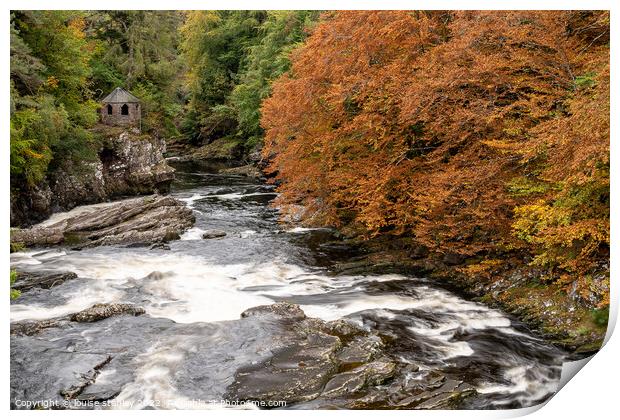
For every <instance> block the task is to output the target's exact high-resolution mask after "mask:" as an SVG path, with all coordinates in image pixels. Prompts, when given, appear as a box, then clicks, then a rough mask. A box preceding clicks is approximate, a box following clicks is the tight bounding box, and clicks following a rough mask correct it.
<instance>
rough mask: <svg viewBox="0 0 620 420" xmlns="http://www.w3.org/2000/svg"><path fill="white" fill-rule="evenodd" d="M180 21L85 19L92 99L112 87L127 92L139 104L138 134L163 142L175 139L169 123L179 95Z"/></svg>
mask: <svg viewBox="0 0 620 420" xmlns="http://www.w3.org/2000/svg"><path fill="white" fill-rule="evenodd" d="M181 21H182V15H181V14H180V13H179V12H174V11H144V10H119V11H98V12H92V13H90V14H89V15H88V17H87V33H88V35H89V36H90V37H91V38H92V39H93V40H94V42H93V44H94V45H93V49H94V53H93V57H92V60H91V63H90V65H91V67H92V82H93V90H94V91H95V92H96V94H97V97H102V96H104V95H107V94H108V93H109V92H110V91H111V90H112V89H114V88H115V87H117V86H120V87H123V88H125V89H128V90H130V91H131V92H132V93H133V94H135V95H136V96H137V97H139V98H140V100H141V101H142V109H143V113H144V118H143V120H142V129H143V130H145V131H151V130H154V131H157V132H160V133H161V134H163V135H166V136H174V135H176V134H177V130H176V127H175V118H176V116H177V115H179V114H180V112H181V111H182V102H183V100H184V95H185V94H184V92H183V90H182V84H181V78H180V77H179V75H180V74H181V73H182V72H183V63H182V61H181V60H180V58H179V53H178V46H179V26H180V24H181Z"/></svg>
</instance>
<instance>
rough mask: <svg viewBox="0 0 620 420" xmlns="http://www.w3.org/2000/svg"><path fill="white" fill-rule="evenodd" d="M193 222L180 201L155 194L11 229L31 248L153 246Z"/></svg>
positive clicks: (16, 239) (174, 236)
mask: <svg viewBox="0 0 620 420" xmlns="http://www.w3.org/2000/svg"><path fill="white" fill-rule="evenodd" d="M194 221H195V218H194V215H193V213H192V210H191V209H189V208H187V207H186V206H185V205H184V203H182V202H181V201H179V200H176V199H174V198H172V197H165V196H158V195H152V196H145V197H138V198H132V199H127V200H120V201H114V202H110V203H101V204H95V205H91V206H83V207H78V208H76V209H74V210H72V211H69V212H66V213H59V214H56V215H54V216H53V217H52V218H50V219H49V220H47V221H45V222H43V223H40V224H38V225H35V226H33V227H31V228H28V229H14V230H12V231H11V242H16V243H20V244H23V245H25V246H28V247H30V246H48V245H69V246H73V247H78V248H84V247H90V246H98V245H116V244H125V245H150V244H153V243H160V242H166V241H169V240H172V239H178V238H179V235H180V234H181V233H182V232H183V231H184V230H185V229H187V228H189V227H190V226H192V225H193V223H194Z"/></svg>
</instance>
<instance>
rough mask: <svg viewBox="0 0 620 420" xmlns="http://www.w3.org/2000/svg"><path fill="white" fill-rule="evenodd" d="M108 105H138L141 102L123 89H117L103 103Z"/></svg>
mask: <svg viewBox="0 0 620 420" xmlns="http://www.w3.org/2000/svg"><path fill="white" fill-rule="evenodd" d="M101 102H103V103H107V104H120V103H123V104H124V103H138V102H140V100H139V99H138V98H136V97H135V96H133V95H132V94H131V93H129V92H127V91H126V90H125V89H123V88H119V87H117V88H116V89H114V90H113V91H112V92H111V93H110V94H109V95H108V96H106V97H105V98H103V100H102V101H101Z"/></svg>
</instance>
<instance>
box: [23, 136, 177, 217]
mask: <svg viewBox="0 0 620 420" xmlns="http://www.w3.org/2000/svg"><path fill="white" fill-rule="evenodd" d="M95 131H96V133H95V134H96V135H97V137H98V138H99V139H100V146H98V159H96V160H95V161H93V162H84V163H81V164H79V165H75V164H73V163H72V162H59V163H58V166H57V168H56V169H55V170H54V171H52V172H51V173H50V174H49V176H48V177H47V179H45V180H44V181H42V182H41V183H39V184H38V185H36V186H34V187H29V188H20V189H19V190H17V189H14V190H12V191H11V226H24V225H30V224H33V223H36V222H39V221H41V220H44V219H46V218H47V217H48V216H49V215H50V214H51V213H53V212H58V211H63V210H70V209H72V208H74V207H76V206H78V205H82V204H93V203H99V202H103V201H107V200H109V199H112V198H116V197H122V196H129V195H141V194H152V193H165V192H167V191H168V190H169V187H170V182H171V181H172V179H173V177H174V169H173V168H172V167H171V166H169V165H168V164H167V163H166V161H165V159H164V153H165V151H166V144H165V141H164V140H163V139H160V138H157V137H154V136H150V135H146V134H142V135H141V134H136V133H134V132H130V131H127V130H124V129H119V128H111V127H98V128H97V129H96V130H95ZM12 187H13V186H12Z"/></svg>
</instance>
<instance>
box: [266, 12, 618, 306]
mask: <svg viewBox="0 0 620 420" xmlns="http://www.w3.org/2000/svg"><path fill="white" fill-rule="evenodd" d="M609 101H610V98H609V14H608V13H606V12H529V11H517V12H408V11H402V12H395V11H384V12H366V11H360V12H333V13H327V14H326V15H325V16H324V19H323V21H322V22H321V23H320V25H319V26H317V27H316V29H315V30H314V32H313V34H312V36H311V37H310V38H308V40H307V42H306V43H305V45H304V46H303V47H302V48H300V49H298V50H296V51H295V52H294V53H293V65H292V71H291V72H290V73H289V74H287V75H285V76H283V77H282V78H280V79H279V80H278V81H277V82H275V83H274V85H273V95H272V97H270V98H269V99H267V100H266V101H265V102H264V103H263V108H262V112H263V118H262V124H263V127H264V128H265V130H266V147H265V148H264V150H263V152H264V156H265V157H269V158H271V159H272V164H271V170H272V171H277V173H278V179H279V180H280V181H281V182H282V186H281V191H282V193H283V195H282V196H281V197H280V201H281V202H282V203H302V204H305V205H306V206H307V217H311V218H313V219H314V222H315V223H328V224H334V225H336V226H344V225H349V226H354V227H357V228H358V229H360V230H361V231H367V232H369V233H370V234H371V235H374V234H379V233H384V234H385V233H389V234H393V235H397V236H401V235H408V236H412V237H414V238H415V239H416V240H417V241H419V242H420V243H422V244H424V245H426V246H427V247H429V248H430V249H433V250H437V251H449V250H452V251H456V252H458V253H461V254H463V255H465V256H473V255H486V256H487V259H485V260H482V263H481V265H482V266H483V267H482V268H484V265H485V264H486V266H487V268H492V267H493V265H496V264H501V258H502V256H503V255H506V254H507V253H523V254H524V255H525V256H526V260H528V261H530V263H531V264H533V265H538V266H541V267H545V268H548V269H549V273H550V278H551V279H552V280H553V281H556V282H559V283H560V284H561V283H563V282H565V283H566V284H573V283H574V282H573V280H574V279H575V277H574V275H575V274H577V275H578V276H577V278H578V279H579V280H578V282H579V285H578V286H579V290H580V291H582V292H584V293H589V290H590V288H593V285H592V281H593V280H592V276H590V275H588V274H592V273H593V272H598V271H599V270H603V271H605V270H606V269H607V268H608V267H606V264H607V261H608V251H609V103H610V102H609ZM607 299H608V296H601V301H600V304H601V305H606V304H607V303H608V300H607Z"/></svg>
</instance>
